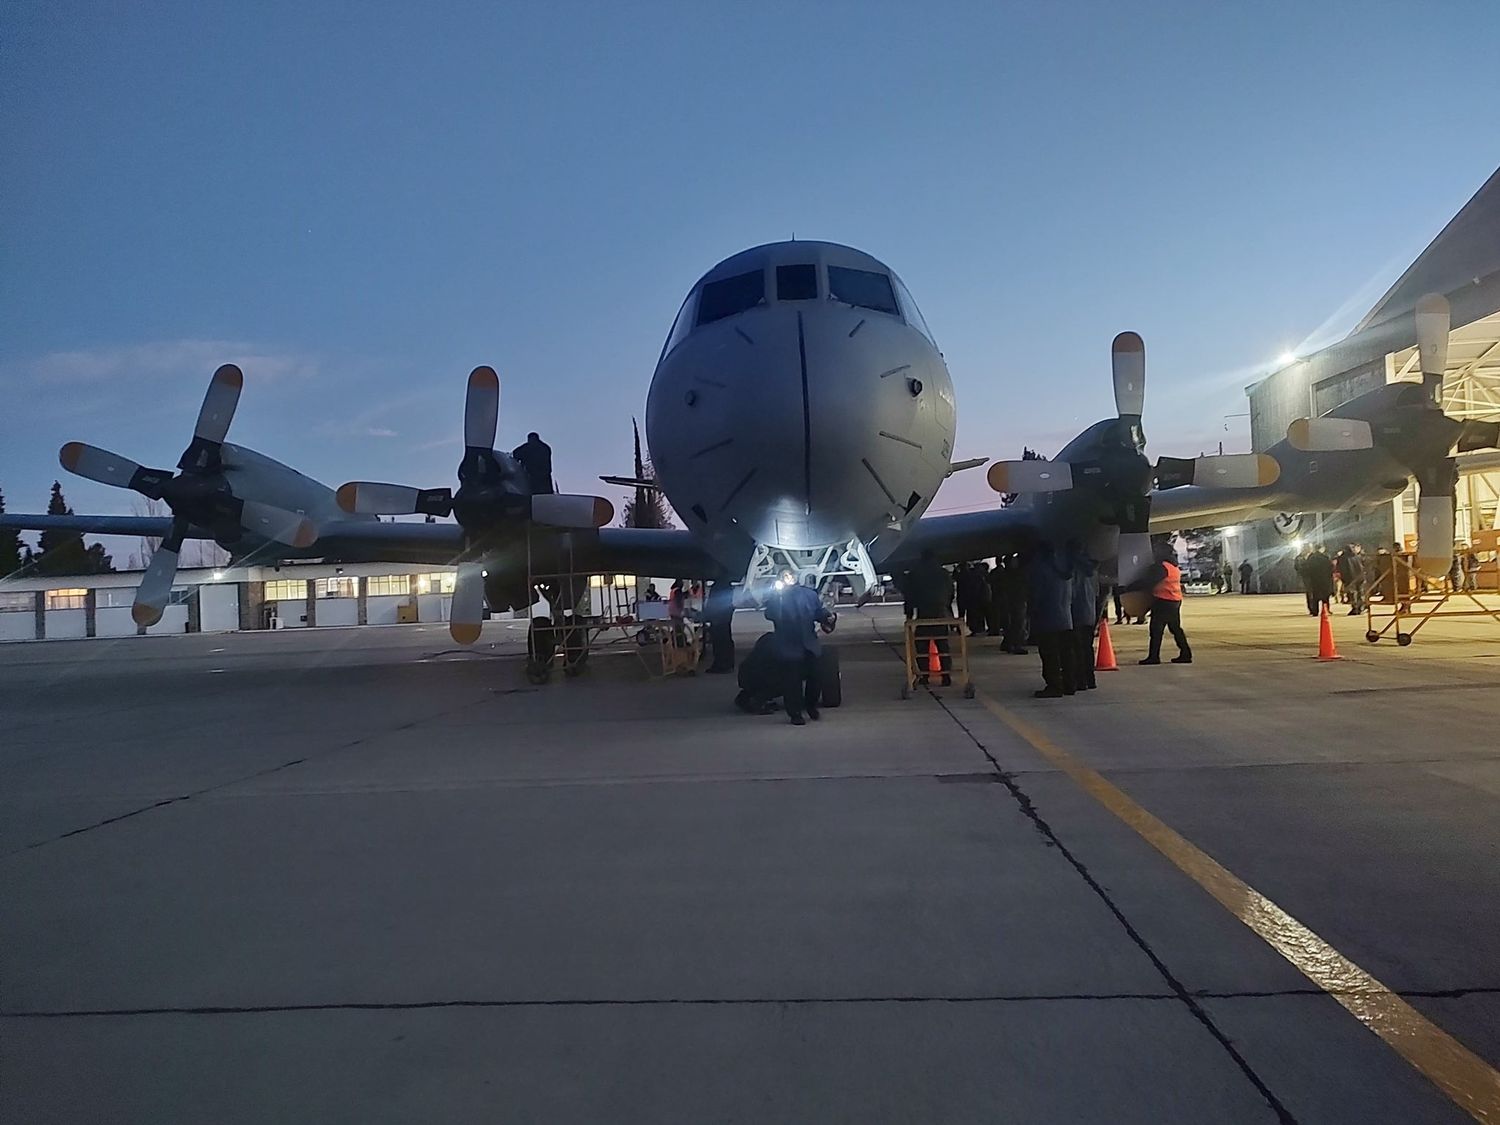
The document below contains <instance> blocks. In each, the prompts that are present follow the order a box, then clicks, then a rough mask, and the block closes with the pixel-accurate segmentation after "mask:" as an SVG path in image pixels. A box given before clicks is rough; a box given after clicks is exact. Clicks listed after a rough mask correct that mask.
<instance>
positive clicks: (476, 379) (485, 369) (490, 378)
mask: <svg viewBox="0 0 1500 1125" xmlns="http://www.w3.org/2000/svg"><path fill="white" fill-rule="evenodd" d="M499 382H500V376H499V375H497V374H495V369H494V368H493V367H491V366H490V365H489V364H487V363H482V364H480V365H479V366H478V367H476V368H474V370H473V371H470V372H469V386H471V387H472V386H474V385H476V384H478V383H488V384H490V385H491V386H495V385H498V384H499Z"/></svg>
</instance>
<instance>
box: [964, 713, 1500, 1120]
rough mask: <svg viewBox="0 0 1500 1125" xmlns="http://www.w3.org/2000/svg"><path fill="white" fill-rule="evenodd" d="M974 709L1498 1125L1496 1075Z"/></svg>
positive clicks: (1344, 962) (1216, 869) (1184, 844)
mask: <svg viewBox="0 0 1500 1125" xmlns="http://www.w3.org/2000/svg"><path fill="white" fill-rule="evenodd" d="M979 701H980V702H981V703H983V704H984V706H985V707H986V708H987V709H988V710H989V711H990V712H991V713H993V714H994V715H995V717H996V718H998V719H999V720H1000V721H1001V722H1002V723H1004V724H1005V725H1006V726H1008V727H1010V729H1011V730H1013V731H1015V732H1016V733H1017V734H1018V735H1020V736H1021V737H1022V738H1024V739H1025V740H1026V741H1027V742H1029V743H1030V744H1031V745H1032V746H1033V747H1034V748H1035V749H1036V750H1037V752H1038V753H1040V754H1041V755H1042V757H1044V758H1046V759H1047V760H1048V761H1049V762H1051V763H1052V764H1053V765H1055V766H1056V767H1057V768H1058V769H1060V770H1062V771H1063V772H1064V773H1066V774H1067V775H1068V776H1069V777H1071V778H1072V779H1073V780H1074V781H1075V782H1077V783H1078V785H1079V786H1080V787H1081V788H1082V789H1083V790H1084V791H1085V792H1087V793H1088V794H1089V796H1091V797H1093V798H1094V800H1096V801H1098V802H1099V803H1100V804H1101V805H1103V806H1104V807H1105V808H1107V809H1108V810H1109V811H1110V812H1112V813H1114V814H1115V816H1117V817H1119V818H1120V819H1121V820H1123V821H1124V822H1125V823H1126V824H1128V825H1129V826H1130V827H1131V828H1132V829H1134V830H1135V832H1136V833H1137V834H1138V835H1139V836H1141V838H1142V839H1144V840H1145V841H1146V842H1147V843H1149V844H1150V845H1151V846H1152V847H1154V848H1155V849H1156V850H1157V851H1159V852H1161V854H1162V855H1164V856H1166V857H1167V858H1168V859H1169V860H1171V861H1172V863H1173V864H1175V865H1176V866H1177V868H1178V869H1179V870H1181V871H1182V872H1183V873H1184V874H1185V875H1187V876H1188V877H1189V878H1190V879H1192V880H1193V881H1194V882H1195V883H1197V884H1198V885H1199V886H1200V887H1202V888H1203V889H1204V890H1205V891H1207V892H1208V893H1209V894H1211V895H1213V897H1214V898H1216V899H1218V900H1219V903H1220V904H1221V905H1222V906H1223V907H1224V908H1225V909H1226V910H1228V911H1229V913H1231V914H1233V915H1234V916H1235V917H1236V918H1238V919H1239V920H1240V921H1241V922H1243V923H1244V924H1245V925H1246V926H1248V927H1250V929H1251V930H1253V931H1254V932H1255V934H1256V936H1258V937H1259V938H1260V939H1261V940H1262V941H1264V942H1265V943H1266V944H1267V945H1269V946H1270V947H1271V948H1272V949H1274V950H1276V952H1277V953H1280V954H1281V955H1282V956H1283V957H1285V958H1286V959H1287V960H1288V961H1290V962H1291V963H1292V964H1293V965H1294V966H1296V968H1297V969H1298V970H1299V971H1300V972H1301V973H1302V974H1303V975H1304V976H1306V977H1307V979H1308V980H1310V981H1312V982H1313V983H1314V984H1316V985H1317V986H1318V987H1319V988H1321V989H1323V990H1324V991H1325V992H1327V993H1328V994H1329V995H1330V996H1332V997H1333V998H1334V999H1335V1000H1337V1001H1338V1002H1339V1003H1340V1004H1342V1005H1343V1006H1344V1007H1345V1008H1346V1009H1348V1011H1349V1012H1350V1013H1351V1014H1352V1015H1353V1016H1354V1018H1355V1019H1357V1020H1359V1022H1360V1023H1362V1024H1364V1025H1365V1026H1366V1027H1368V1028H1369V1029H1370V1030H1371V1031H1373V1032H1374V1033H1375V1034H1376V1035H1378V1036H1380V1038H1381V1039H1383V1040H1385V1042H1386V1044H1387V1046H1389V1047H1391V1048H1392V1049H1394V1050H1395V1051H1396V1053H1397V1054H1399V1055H1400V1056H1401V1057H1402V1058H1404V1059H1405V1060H1406V1061H1407V1062H1409V1063H1411V1065H1412V1066H1414V1067H1416V1068H1417V1069H1418V1070H1419V1071H1421V1072H1422V1073H1423V1074H1424V1075H1425V1076H1426V1077H1427V1078H1428V1079H1429V1080H1431V1081H1432V1082H1433V1083H1434V1084H1436V1085H1437V1086H1438V1088H1439V1089H1441V1090H1442V1091H1443V1092H1444V1093H1445V1094H1447V1095H1448V1096H1449V1097H1450V1098H1452V1099H1453V1101H1454V1102H1455V1103H1457V1104H1458V1106H1459V1107H1460V1108H1462V1109H1464V1110H1467V1111H1468V1112H1469V1114H1470V1115H1471V1116H1472V1117H1473V1118H1474V1119H1475V1120H1476V1121H1484V1122H1489V1123H1491V1125H1500V1071H1496V1070H1495V1068H1494V1067H1492V1066H1490V1065H1489V1063H1487V1062H1485V1061H1484V1060H1483V1059H1481V1058H1480V1057H1479V1056H1478V1055H1476V1054H1474V1052H1472V1051H1470V1050H1469V1049H1468V1048H1467V1047H1465V1046H1464V1045H1463V1044H1462V1043H1460V1042H1459V1041H1458V1040H1457V1039H1455V1038H1453V1036H1451V1035H1449V1034H1448V1033H1447V1032H1446V1031H1444V1030H1443V1029H1442V1028H1440V1027H1438V1026H1437V1025H1436V1024H1435V1023H1433V1022H1432V1021H1431V1020H1429V1019H1427V1017H1425V1016H1424V1015H1422V1013H1421V1012H1419V1011H1417V1010H1416V1009H1415V1008H1413V1007H1412V1006H1411V1005H1410V1004H1408V1003H1407V1002H1406V1001H1405V1000H1403V999H1402V998H1401V997H1400V996H1398V995H1397V994H1396V993H1395V992H1393V991H1391V989H1389V988H1387V987H1386V986H1385V985H1384V984H1382V983H1381V982H1380V981H1378V980H1376V979H1375V978H1374V977H1372V976H1371V975H1370V974H1369V973H1367V972H1365V971H1364V970H1363V969H1361V968H1360V967H1359V966H1358V965H1356V964H1355V963H1354V962H1353V961H1351V960H1349V958H1347V957H1345V956H1344V955H1343V954H1342V953H1340V952H1339V951H1338V950H1337V949H1335V948H1333V946H1331V945H1329V944H1328V943H1327V942H1326V941H1324V940H1323V939H1322V938H1321V937H1319V936H1318V935H1317V934H1315V933H1313V931H1312V930H1310V929H1308V928H1307V927H1306V926H1304V925H1303V924H1302V923H1301V922H1299V921H1297V919H1295V918H1293V917H1292V916H1291V915H1290V914H1288V913H1287V912H1286V911H1285V910H1283V909H1282V908H1281V907H1279V906H1277V905H1276V904H1275V903H1274V902H1272V901H1271V900H1270V899H1268V898H1266V896H1265V895H1263V894H1261V893H1260V892H1259V891H1257V890H1256V889H1255V888H1254V887H1252V886H1250V885H1249V884H1248V883H1246V882H1244V881H1243V880H1242V879H1240V878H1239V877H1238V876H1237V875H1235V874H1234V873H1233V872H1231V871H1229V870H1227V869H1226V868H1224V867H1223V866H1221V865H1220V864H1219V863H1218V862H1217V861H1216V860H1215V859H1214V858H1213V857H1212V856H1210V855H1208V854H1207V853H1205V852H1203V851H1202V850H1200V849H1199V848H1198V847H1196V846H1195V845H1193V844H1191V843H1189V842H1188V841H1187V840H1186V839H1184V838H1183V837H1182V836H1180V835H1178V834H1177V833H1176V832H1175V831H1173V830H1172V829H1171V828H1169V827H1168V826H1167V825H1166V824H1164V823H1162V822H1161V821H1160V820H1158V819H1157V818H1156V817H1154V816H1152V815H1151V814H1150V813H1149V812H1147V811H1146V810H1145V809H1143V808H1142V807H1141V806H1140V805H1138V804H1136V803H1135V801H1133V800H1132V799H1131V798H1130V797H1129V796H1127V795H1126V794H1125V793H1124V792H1123V791H1122V790H1120V789H1118V788H1116V787H1115V786H1114V785H1113V784H1112V783H1110V782H1109V781H1107V780H1106V779H1105V778H1104V777H1103V775H1101V774H1099V773H1098V772H1096V771H1095V770H1092V769H1090V768H1089V767H1088V766H1086V765H1084V764H1083V763H1082V762H1080V761H1078V759H1076V758H1074V757H1073V755H1071V754H1069V753H1068V752H1067V751H1066V750H1064V749H1063V748H1062V747H1060V746H1058V745H1057V744H1056V743H1055V742H1053V741H1052V740H1051V739H1050V738H1048V737H1047V736H1046V735H1045V734H1044V733H1042V732H1041V731H1040V730H1038V729H1037V728H1036V727H1034V726H1033V725H1032V724H1030V723H1028V722H1027V721H1026V720H1024V719H1022V718H1021V717H1020V716H1018V715H1016V714H1014V713H1013V712H1011V711H1009V710H1008V709H1006V708H1005V707H1002V706H1001V705H1000V704H998V703H996V702H995V701H994V700H992V699H990V698H989V697H988V696H985V695H983V694H981V695H980V696H979Z"/></svg>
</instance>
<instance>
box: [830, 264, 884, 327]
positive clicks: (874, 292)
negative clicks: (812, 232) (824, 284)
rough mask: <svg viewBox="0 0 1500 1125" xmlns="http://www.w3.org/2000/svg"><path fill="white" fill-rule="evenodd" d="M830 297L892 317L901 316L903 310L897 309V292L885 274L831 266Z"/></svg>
mask: <svg viewBox="0 0 1500 1125" xmlns="http://www.w3.org/2000/svg"><path fill="white" fill-rule="evenodd" d="M828 296H829V297H830V298H831V299H833V300H835V301H842V302H843V303H844V304H846V305H855V306H857V307H859V308H862V309H874V310H875V311H876V312H883V313H890V314H891V315H892V316H900V315H901V310H900V309H898V308H897V307H896V292H895V290H893V289H892V288H891V279H890V278H888V277H887V276H886V275H885V274H883V273H872V272H871V271H870V270H851V269H846V268H845V267H843V266H829V267H828Z"/></svg>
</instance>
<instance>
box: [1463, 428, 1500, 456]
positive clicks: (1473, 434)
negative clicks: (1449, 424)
mask: <svg viewBox="0 0 1500 1125" xmlns="http://www.w3.org/2000/svg"><path fill="white" fill-rule="evenodd" d="M1476 449H1500V422H1477V421H1467V422H1465V423H1464V428H1463V432H1462V433H1460V434H1459V437H1458V451H1459V452H1460V453H1473V452H1474V450H1476Z"/></svg>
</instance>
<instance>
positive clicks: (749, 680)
mask: <svg viewBox="0 0 1500 1125" xmlns="http://www.w3.org/2000/svg"><path fill="white" fill-rule="evenodd" d="M775 645H776V634H775V633H766V634H764V635H763V636H761V637H760V638H759V639H758V640H757V641H756V642H755V645H754V647H753V648H751V650H750V655H749V656H747V657H745V659H743V660H741V661H740V666H739V682H740V693H739V694H738V695H736V696H735V697H734V705H735V706H736V707H738V708H739V709H740V710H741V711H743V712H745V713H746V714H747V715H769V714H771V712H773V711H775V710H776V701H777V700H779V699H780V698H781V693H782V690H783V686H784V685H783V683H782V680H783V677H782V674H781V663H780V661H778V660H777V659H776V650H775Z"/></svg>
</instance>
